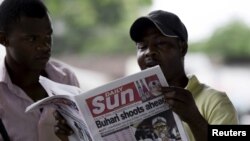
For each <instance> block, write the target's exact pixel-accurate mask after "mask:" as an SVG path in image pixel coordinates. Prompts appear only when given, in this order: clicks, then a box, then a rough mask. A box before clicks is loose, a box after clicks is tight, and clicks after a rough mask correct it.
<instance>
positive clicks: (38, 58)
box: [36, 54, 50, 61]
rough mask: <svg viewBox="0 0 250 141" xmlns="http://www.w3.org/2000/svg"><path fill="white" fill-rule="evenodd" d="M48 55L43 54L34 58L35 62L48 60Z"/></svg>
mask: <svg viewBox="0 0 250 141" xmlns="http://www.w3.org/2000/svg"><path fill="white" fill-rule="evenodd" d="M49 58H50V54H43V55H39V56H37V57H36V59H37V60H41V61H42V60H49Z"/></svg>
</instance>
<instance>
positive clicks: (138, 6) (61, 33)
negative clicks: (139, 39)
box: [44, 0, 152, 54]
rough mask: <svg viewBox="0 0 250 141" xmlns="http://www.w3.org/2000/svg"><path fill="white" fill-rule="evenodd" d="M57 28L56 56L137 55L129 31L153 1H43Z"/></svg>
mask: <svg viewBox="0 0 250 141" xmlns="http://www.w3.org/2000/svg"><path fill="white" fill-rule="evenodd" d="M44 2H45V3H46V5H47V6H48V9H49V11H50V14H51V16H52V22H53V26H54V46H53V52H54V53H55V54H66V53H67V54H68V53H70V54H76V53H78V54H83V53H89V52H94V53H98V52H101V53H110V52H111V53H116V52H122V53H126V52H131V51H134V50H133V48H131V46H134V45H133V42H132V41H131V40H130V38H129V27H130V24H131V23H132V22H133V20H134V19H135V18H136V17H138V16H139V15H140V12H142V10H143V9H145V8H149V6H150V5H151V4H152V1H151V0H44Z"/></svg>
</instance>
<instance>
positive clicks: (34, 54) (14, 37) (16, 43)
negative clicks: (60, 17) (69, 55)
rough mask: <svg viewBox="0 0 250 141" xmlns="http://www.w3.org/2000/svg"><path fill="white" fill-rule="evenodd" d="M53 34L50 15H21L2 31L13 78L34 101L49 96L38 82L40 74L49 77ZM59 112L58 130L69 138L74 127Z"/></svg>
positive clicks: (2, 42) (1, 40)
mask: <svg viewBox="0 0 250 141" xmlns="http://www.w3.org/2000/svg"><path fill="white" fill-rule="evenodd" d="M52 33H53V30H52V27H51V22H50V19H49V17H48V16H45V17H43V18H30V17H25V16H22V17H21V18H20V21H19V22H17V23H15V24H13V25H11V30H10V31H9V32H8V33H4V32H0V42H1V44H3V45H4V46H5V47H6V57H5V64H6V67H7V71H8V73H9V75H10V78H11V81H12V82H13V83H14V84H16V85H17V86H19V87H20V88H21V89H23V91H25V92H26V94H27V95H28V96H29V97H30V98H31V99H32V100H33V101H34V102H35V101H38V100H41V99H43V98H45V97H48V94H47V93H46V91H45V90H44V88H43V87H42V86H41V84H40V83H39V76H40V75H43V76H45V77H48V75H47V73H46V72H45V71H44V68H45V66H46V63H47V62H48V60H49V58H50V55H51V44H52ZM58 115H59V113H58V112H55V118H56V120H57V122H58V123H57V125H56V127H57V128H56V129H55V133H56V135H57V136H58V137H59V138H60V139H61V140H62V141H67V140H68V136H69V135H70V134H72V130H71V129H70V128H69V126H68V125H67V123H66V121H65V120H64V118H62V116H58ZM58 127H59V128H58Z"/></svg>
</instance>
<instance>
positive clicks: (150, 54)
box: [145, 44, 157, 57]
mask: <svg viewBox="0 0 250 141" xmlns="http://www.w3.org/2000/svg"><path fill="white" fill-rule="evenodd" d="M145 56H146V57H153V56H157V51H156V48H155V47H154V46H153V45H152V44H150V45H148V48H147V49H146V51H145Z"/></svg>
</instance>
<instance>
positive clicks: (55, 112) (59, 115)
mask: <svg viewBox="0 0 250 141" xmlns="http://www.w3.org/2000/svg"><path fill="white" fill-rule="evenodd" d="M53 115H54V117H55V119H56V120H59V119H62V118H63V116H62V115H61V114H60V113H59V112H58V111H54V112H53Z"/></svg>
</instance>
